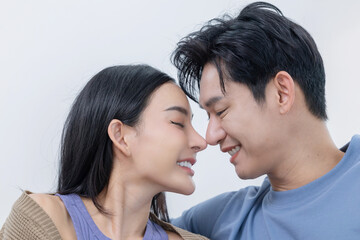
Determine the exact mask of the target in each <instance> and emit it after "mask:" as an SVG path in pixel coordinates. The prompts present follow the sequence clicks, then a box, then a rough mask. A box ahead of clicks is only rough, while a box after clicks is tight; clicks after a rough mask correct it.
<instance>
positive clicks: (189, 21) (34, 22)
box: [0, 0, 360, 226]
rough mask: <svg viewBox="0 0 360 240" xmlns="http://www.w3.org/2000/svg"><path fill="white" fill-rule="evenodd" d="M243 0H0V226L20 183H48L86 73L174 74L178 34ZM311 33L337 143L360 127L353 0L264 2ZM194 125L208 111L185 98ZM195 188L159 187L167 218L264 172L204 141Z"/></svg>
mask: <svg viewBox="0 0 360 240" xmlns="http://www.w3.org/2000/svg"><path fill="white" fill-rule="evenodd" d="M249 2H251V1H240V0H238V1H235V0H234V1H231V0H184V1H170V0H169V1H159V0H152V1H147V0H142V1H136V0H133V1H121V0H117V1H95V0H94V1H91V0H86V1H85V0H79V1H73V0H71V1H70V0H62V1H51V0H43V1H40V0H33V1H26V0H23V1H18V0H7V1H5V0H0V31H1V35H0V83H1V84H0V116H1V119H0V154H1V156H0V194H1V198H0V199H1V200H0V201H1V202H0V226H1V225H2V224H3V222H4V221H5V219H6V217H7V215H8V214H9V212H10V209H11V206H12V204H13V202H14V201H15V200H16V199H17V198H18V197H19V195H20V194H21V191H20V189H29V190H32V191H34V192H51V191H54V190H55V186H56V177H57V163H58V152H59V140H60V135H61V131H62V126H63V123H64V120H65V117H66V115H67V113H68V111H69V108H70V105H71V103H72V101H73V100H74V98H75V96H76V95H77V93H78V91H79V90H80V89H81V87H82V86H83V85H84V84H85V83H86V82H87V81H88V80H89V79H90V78H91V76H92V75H94V74H95V73H97V72H98V71H100V70H101V69H103V68H105V67H108V66H111V65H115V64H129V63H147V64H150V65H152V66H155V67H157V68H159V69H161V70H162V71H164V72H166V73H168V74H170V75H171V76H174V77H176V70H175V68H174V67H173V66H172V65H171V63H170V61H169V58H170V54H171V53H172V51H173V50H174V48H175V45H176V43H177V42H178V41H179V40H180V38H182V37H184V36H185V35H187V34H188V33H190V32H192V31H195V30H197V29H199V27H200V26H201V25H202V24H203V23H204V22H206V21H207V20H209V19H211V18H214V17H218V16H221V15H222V14H224V13H225V12H229V13H233V14H236V13H238V12H239V10H240V9H241V8H242V7H244V6H245V5H246V4H247V3H249ZM271 2H272V3H274V4H275V5H276V6H278V7H279V8H280V9H281V10H282V11H283V13H284V14H285V16H288V17H289V18H291V19H292V20H294V21H295V22H297V23H299V24H300V25H302V26H303V27H305V28H306V29H307V30H308V31H309V32H310V34H312V36H313V37H314V39H315V41H316V42H317V45H318V47H319V49H320V52H321V54H322V56H323V59H324V62H325V70H326V74H327V88H326V94H327V103H328V114H329V121H328V127H329V130H330V132H331V134H332V136H333V138H334V141H335V143H336V144H337V145H338V146H339V147H340V146H342V145H344V144H345V143H346V142H347V141H349V140H350V138H351V136H352V135H353V134H355V133H359V132H360V125H359V123H360V113H359V109H360V101H359V100H358V96H357V94H358V91H359V87H360V78H359V76H358V71H359V68H360V66H359V63H360V61H359V56H360V44H359V43H360V14H359V9H360V2H359V1H356V0H353V1H349V0H348V1H338V0H337V1H325V0H324V1H313V0H292V1H288V0H279V1H271ZM193 112H194V114H195V117H194V120H193V123H194V125H195V128H196V129H197V130H198V131H199V132H200V133H201V134H202V135H203V136H204V134H205V130H206V124H207V117H206V114H205V113H204V112H202V110H200V109H199V108H198V106H197V105H195V104H193ZM194 170H195V176H194V181H195V183H196V185H197V190H196V191H195V193H194V194H193V195H191V196H182V195H178V194H167V196H168V198H167V200H168V207H169V212H170V215H171V216H172V217H176V216H178V215H180V213H181V212H182V211H183V210H185V209H187V208H189V207H190V206H193V205H194V204H196V203H198V202H201V201H203V200H205V199H207V198H210V197H212V196H214V195H217V194H219V193H222V192H225V191H231V190H237V189H239V188H242V187H244V186H247V185H249V184H257V185H259V184H260V183H261V180H262V179H263V178H259V179H256V180H251V181H250V180H249V181H243V180H240V179H238V178H237V176H236V174H235V171H234V169H233V167H232V165H231V164H230V163H229V156H228V155H227V154H223V153H221V152H220V151H219V148H218V147H208V148H207V149H206V150H205V151H204V152H202V153H200V154H199V155H198V163H197V164H196V165H195V166H194Z"/></svg>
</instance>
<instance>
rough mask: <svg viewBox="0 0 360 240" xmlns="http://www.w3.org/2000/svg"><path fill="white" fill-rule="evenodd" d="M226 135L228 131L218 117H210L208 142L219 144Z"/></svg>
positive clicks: (207, 130)
mask: <svg viewBox="0 0 360 240" xmlns="http://www.w3.org/2000/svg"><path fill="white" fill-rule="evenodd" d="M225 136H226V132H225V131H224V129H223V128H222V127H221V125H220V122H219V121H218V120H217V119H216V118H211V117H210V119H209V124H208V127H207V129H206V142H207V143H208V144H210V145H217V144H219V143H220V142H221V140H223V139H224V138H225Z"/></svg>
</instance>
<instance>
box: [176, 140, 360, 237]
mask: <svg viewBox="0 0 360 240" xmlns="http://www.w3.org/2000/svg"><path fill="white" fill-rule="evenodd" d="M172 224H174V225H176V226H178V227H180V228H184V229H186V230H188V231H191V232H194V233H197V234H202V235H204V236H206V237H208V238H210V239H212V240H231V239H236V240H239V239H241V240H243V239H250V240H253V239H255V240H257V239H261V240H264V239H275V240H278V239H280V240H281V239H299V240H306V239H316V240H322V239H326V240H329V239H336V240H339V239H341V240H347V239H360V136H359V135H356V136H354V137H353V138H352V139H351V142H350V144H349V146H348V148H347V151H346V153H345V155H344V157H343V158H342V160H341V161H340V162H339V163H338V164H337V165H336V166H335V167H334V168H333V169H332V170H331V171H330V172H328V173H327V174H325V175H324V176H322V177H320V178H318V179H316V180H315V181H313V182H311V183H309V184H307V185H305V186H302V187H300V188H297V189H293V190H289V191H283V192H277V191H273V190H272V188H271V185H270V182H269V180H268V178H266V179H265V180H264V182H263V184H262V186H260V187H247V188H244V189H240V190H239V191H237V192H229V193H224V194H221V195H219V196H217V197H214V198H212V199H210V200H207V201H205V202H203V203H200V204H198V205H197V206H195V207H193V208H191V209H189V210H188V211H185V212H184V213H183V214H182V216H181V217H180V218H177V219H174V220H172Z"/></svg>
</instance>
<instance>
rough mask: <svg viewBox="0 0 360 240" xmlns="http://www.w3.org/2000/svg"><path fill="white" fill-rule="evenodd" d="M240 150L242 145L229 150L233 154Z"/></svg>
mask: <svg viewBox="0 0 360 240" xmlns="http://www.w3.org/2000/svg"><path fill="white" fill-rule="evenodd" d="M239 150H240V146H236V147H234V148H233V149H231V150H230V151H228V153H229V154H230V155H231V156H233V155H234V154H235V153H237V152H238V151H239Z"/></svg>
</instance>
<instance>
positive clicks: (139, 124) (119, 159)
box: [0, 65, 206, 240]
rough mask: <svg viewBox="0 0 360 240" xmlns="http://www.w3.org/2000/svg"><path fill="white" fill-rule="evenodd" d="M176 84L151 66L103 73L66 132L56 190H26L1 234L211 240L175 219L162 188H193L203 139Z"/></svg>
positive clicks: (77, 105) (91, 85)
mask: <svg viewBox="0 0 360 240" xmlns="http://www.w3.org/2000/svg"><path fill="white" fill-rule="evenodd" d="M191 117H192V115H191V109H190V106H189V103H188V100H187V98H186V97H185V95H184V93H183V92H182V90H181V89H180V88H179V87H178V86H177V85H175V83H174V80H173V79H171V78H170V77H169V76H167V75H166V74H164V73H162V72H159V71H158V70H156V69H154V68H152V67H149V66H146V65H136V66H114V67H110V68H106V69H104V70H102V71H101V72H99V73H98V74H96V75H95V76H94V77H93V78H92V79H91V80H90V81H89V82H88V83H87V84H86V86H85V87H84V89H83V90H82V91H81V92H80V94H79V95H78V97H77V98H76V100H75V102H74V104H73V106H72V109H71V111H70V113H69V116H68V118H67V120H66V123H65V127H64V130H63V136H62V143H61V158H60V173H59V179H58V189H57V194H55V195H53V194H31V193H30V192H25V193H24V194H23V195H22V196H21V197H20V198H19V199H18V200H17V202H16V203H15V204H14V206H13V210H12V212H11V213H10V216H9V217H8V219H7V220H6V222H5V224H4V226H3V228H2V230H1V233H0V239H2V238H4V239H60V238H62V239H170V240H171V239H206V238H204V237H201V236H199V235H194V234H191V233H188V232H186V231H184V230H182V229H179V228H176V227H174V226H172V225H170V224H168V223H167V222H168V221H169V217H168V213H167V209H166V202H165V196H164V193H162V192H163V191H171V192H176V193H181V194H191V193H192V192H193V191H194V183H193V181H192V176H193V174H194V172H193V170H192V169H191V166H192V165H193V164H194V163H195V162H196V160H195V155H196V153H197V152H198V151H201V150H203V149H205V147H206V143H205V140H204V139H203V138H202V137H201V136H200V135H198V133H196V132H195V130H194V129H193V127H192V125H191Z"/></svg>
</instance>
